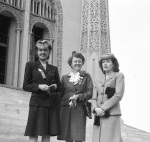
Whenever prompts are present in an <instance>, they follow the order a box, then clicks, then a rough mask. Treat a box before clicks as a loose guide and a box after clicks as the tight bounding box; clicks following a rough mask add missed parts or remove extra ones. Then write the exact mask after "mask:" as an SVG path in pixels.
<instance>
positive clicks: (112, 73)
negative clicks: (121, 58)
mask: <svg viewBox="0 0 150 142" xmlns="http://www.w3.org/2000/svg"><path fill="white" fill-rule="evenodd" d="M99 65H100V68H101V70H102V72H103V73H104V78H103V79H102V80H99V81H97V82H96V83H95V84H96V85H95V88H94V93H93V97H92V108H93V112H94V114H95V121H94V127H93V142H122V139H121V124H120V116H121V110H120V101H121V99H122V97H123V94H124V75H123V73H121V72H119V64H118V60H117V59H116V57H115V56H114V55H113V54H112V53H108V54H106V55H102V56H101V60H100V61H99Z"/></svg>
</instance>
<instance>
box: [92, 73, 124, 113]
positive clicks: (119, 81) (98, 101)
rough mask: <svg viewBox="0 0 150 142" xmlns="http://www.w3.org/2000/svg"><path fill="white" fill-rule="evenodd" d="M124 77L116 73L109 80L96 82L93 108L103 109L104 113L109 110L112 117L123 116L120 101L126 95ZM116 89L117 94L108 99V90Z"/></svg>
mask: <svg viewBox="0 0 150 142" xmlns="http://www.w3.org/2000/svg"><path fill="white" fill-rule="evenodd" d="M124 86H125V85H124V75H123V73H120V72H116V73H114V74H112V75H110V76H109V78H108V79H107V80H105V78H103V79H102V80H100V81H97V82H96V85H95V88H94V91H93V100H92V108H95V107H101V108H102V109H103V110H104V111H106V110H109V111H110V114H111V115H121V109H120V103H119V102H120V101H121V99H122V97H123V94H124ZM107 87H111V88H115V94H114V95H113V96H112V97H111V98H107V94H105V91H106V88H107Z"/></svg>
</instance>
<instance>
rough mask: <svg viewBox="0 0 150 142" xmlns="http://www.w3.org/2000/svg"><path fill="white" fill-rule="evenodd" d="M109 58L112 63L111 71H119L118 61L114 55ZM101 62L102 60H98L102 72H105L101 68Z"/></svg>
mask: <svg viewBox="0 0 150 142" xmlns="http://www.w3.org/2000/svg"><path fill="white" fill-rule="evenodd" d="M109 59H111V61H112V63H113V64H114V67H113V71H114V72H119V71H120V70H119V63H118V60H117V58H116V57H114V58H109ZM102 62H103V60H100V61H99V66H100V68H101V70H102V72H103V73H104V74H105V71H104V70H103V66H102Z"/></svg>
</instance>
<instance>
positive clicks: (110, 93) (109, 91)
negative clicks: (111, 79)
mask: <svg viewBox="0 0 150 142" xmlns="http://www.w3.org/2000/svg"><path fill="white" fill-rule="evenodd" d="M105 94H107V98H108V99H110V98H111V97H112V96H113V95H114V94H115V88H111V87H107V88H106V90H105Z"/></svg>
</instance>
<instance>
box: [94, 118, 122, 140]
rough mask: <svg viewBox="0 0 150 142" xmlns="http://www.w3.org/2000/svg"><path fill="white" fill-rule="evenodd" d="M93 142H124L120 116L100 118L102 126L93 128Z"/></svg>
mask: <svg viewBox="0 0 150 142" xmlns="http://www.w3.org/2000/svg"><path fill="white" fill-rule="evenodd" d="M92 142H122V138H121V123H120V116H110V117H109V118H100V126H96V125H94V126H93V135H92Z"/></svg>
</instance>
